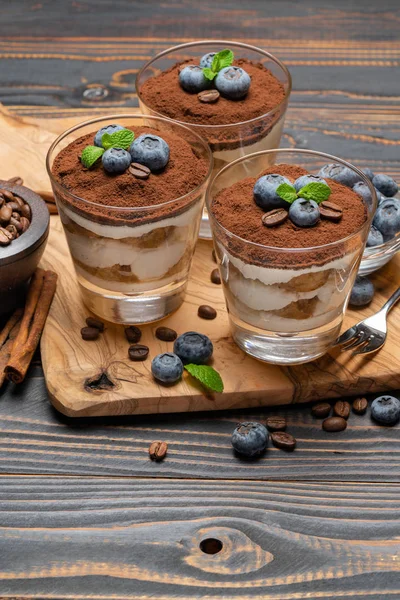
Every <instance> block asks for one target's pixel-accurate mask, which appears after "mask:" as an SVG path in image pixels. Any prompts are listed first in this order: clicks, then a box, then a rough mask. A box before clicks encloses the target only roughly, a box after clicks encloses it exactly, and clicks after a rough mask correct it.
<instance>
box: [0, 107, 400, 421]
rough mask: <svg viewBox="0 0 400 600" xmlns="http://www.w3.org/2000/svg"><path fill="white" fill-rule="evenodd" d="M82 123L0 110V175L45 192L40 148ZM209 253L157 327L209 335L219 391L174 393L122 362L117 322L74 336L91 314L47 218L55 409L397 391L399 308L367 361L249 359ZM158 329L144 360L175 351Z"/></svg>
mask: <svg viewBox="0 0 400 600" xmlns="http://www.w3.org/2000/svg"><path fill="white" fill-rule="evenodd" d="M0 113H1V110H0ZM82 118H84V117H80V119H76V118H74V119H51V120H49V121H48V122H47V121H45V120H43V119H41V120H40V121H39V120H38V121H35V120H32V119H31V120H29V123H27V122H25V121H21V120H20V119H14V118H13V117H11V116H10V115H8V114H7V113H4V112H3V114H0V141H1V144H0V159H1V160H0V178H1V177H4V178H6V177H11V176H13V175H17V174H19V175H21V176H22V177H24V179H25V181H26V184H27V185H28V186H31V187H33V188H34V189H50V186H49V182H48V180H47V176H46V173H45V168H44V155H45V152H46V150H47V147H48V146H49V144H50V143H51V141H52V139H54V136H55V134H56V133H58V132H61V131H63V130H65V129H66V128H67V127H69V126H71V125H73V124H74V122H76V121H78V120H82ZM15 132H17V134H16V133H15ZM14 140H17V142H18V143H14ZM21 147H22V150H21ZM29 158H31V160H32V161H33V166H32V162H31V161H30V160H29ZM211 248H212V246H211V243H210V242H204V241H200V242H199V243H198V246H197V250H196V254H195V258H194V262H193V267H192V272H191V278H190V282H189V286H188V293H187V297H186V301H185V303H184V305H183V306H182V307H181V308H180V309H179V311H177V312H176V313H175V314H174V315H172V316H171V317H169V318H167V319H165V321H163V324H165V325H168V326H170V327H172V328H173V329H176V330H177V331H178V333H183V332H184V331H188V330H198V331H201V332H203V333H205V334H207V335H209V336H210V338H211V339H212V341H213V343H214V348H215V351H214V363H213V366H214V367H215V368H216V369H218V371H219V372H220V373H221V376H222V378H223V380H224V384H225V391H224V393H223V394H213V395H211V394H210V395H207V394H205V393H204V390H203V389H202V387H201V386H200V385H197V384H196V382H195V381H194V380H192V379H191V378H190V377H189V376H187V375H185V376H184V378H183V380H182V381H181V382H180V383H179V384H177V385H176V386H173V387H163V386H160V385H158V384H156V383H155V382H154V380H153V378H152V376H151V373H150V359H149V360H147V361H145V362H143V363H132V362H131V361H129V359H128V357H127V351H128V343H127V341H126V339H125V336H124V331H123V327H122V326H117V325H112V324H108V325H107V328H106V331H105V333H104V334H103V335H102V336H101V337H100V339H99V340H97V341H95V342H84V341H83V340H82V339H81V336H80V329H81V327H82V326H84V324H85V318H86V317H87V316H88V315H89V313H88V311H87V310H86V309H85V307H84V306H83V304H82V302H81V300H80V296H79V292H78V285H77V283H76V281H75V275H74V271H73V266H72V261H71V259H70V256H69V252H68V248H67V243H66V240H65V237H64V234H63V232H62V227H61V223H60V220H59V218H58V217H52V218H51V231H50V237H49V242H48V246H47V248H46V251H45V254H44V257H43V259H42V264H43V266H44V267H46V268H51V269H53V270H55V271H57V273H58V274H59V283H58V288H57V293H56V297H55V299H54V302H53V305H52V308H51V311H50V314H49V317H48V319H47V323H46V327H45V330H44V332H43V336H42V341H41V349H42V359H43V368H44V372H45V377H46V382H47V387H48V391H49V395H50V398H51V401H52V403H53V404H54V406H55V407H56V408H57V409H58V410H59V411H61V412H62V413H64V414H66V415H68V416H89V415H91V416H93V415H122V414H143V413H167V412H183V411H202V410H221V409H229V408H244V407H252V406H261V405H276V404H287V403H291V402H293V403H295V402H308V401H310V400H316V399H318V398H328V397H330V398H332V397H339V396H345V395H359V394H365V393H367V392H378V391H387V390H389V389H398V388H399V387H400V319H399V318H398V314H399V313H398V311H399V308H397V309H394V311H393V312H392V314H391V316H390V317H389V320H390V326H389V338H388V341H387V343H386V345H385V347H384V348H383V349H382V350H381V351H380V352H379V353H378V354H376V355H375V356H373V357H369V358H368V357H364V358H362V357H352V356H351V355H350V353H339V352H337V351H334V352H331V353H330V354H328V355H326V356H324V357H323V358H321V359H319V360H317V361H314V362H313V363H309V364H306V365H302V366H296V367H276V366H273V365H267V364H263V363H261V362H258V361H256V360H254V359H252V358H250V357H248V356H246V355H245V354H244V353H243V352H242V351H241V350H239V348H238V347H237V346H236V345H235V344H234V342H233V341H232V339H231V337H230V333H229V324H228V317H227V313H226V309H225V304H224V300H223V293H222V289H221V287H220V286H216V285H214V284H212V283H211V282H210V272H211V270H212V269H213V268H214V267H215V264H214V263H213V262H212V259H211ZM399 267H400V256H399V255H398V256H397V257H396V258H395V259H394V260H392V262H391V263H390V264H389V265H387V266H386V267H385V268H384V269H382V270H381V271H380V272H379V273H378V274H376V275H375V276H374V282H375V284H376V287H377V293H376V295H375V298H374V300H373V302H372V304H371V306H370V307H368V308H366V309H360V310H358V311H348V314H347V316H346V319H345V323H344V327H349V326H350V325H351V324H353V323H355V322H356V321H358V320H360V319H362V318H364V317H366V316H368V315H370V314H372V312H373V311H375V310H377V309H378V308H379V307H380V306H381V305H382V304H383V302H384V300H385V299H386V298H387V297H388V296H389V295H390V294H391V293H392V292H393V291H394V289H395V288H396V287H397V286H398V285H399V284H400V269H399ZM200 304H211V305H212V306H214V307H215V308H216V309H217V311H218V316H217V318H216V319H215V320H214V321H205V320H202V319H200V318H199V317H198V316H197V308H198V306H199V305H200ZM156 327H157V325H153V326H151V325H147V326H145V327H143V328H142V330H143V337H142V341H143V343H144V344H146V345H148V346H149V347H150V357H153V356H154V355H156V354H158V353H160V352H165V351H167V350H171V348H172V344H171V343H166V342H161V341H159V340H157V339H156V338H155V336H154V330H155V328H156ZM93 380H94V381H97V382H98V386H97V387H98V388H99V389H92V388H91V387H88V385H87V383H88V381H93Z"/></svg>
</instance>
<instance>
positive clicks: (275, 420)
mask: <svg viewBox="0 0 400 600" xmlns="http://www.w3.org/2000/svg"><path fill="white" fill-rule="evenodd" d="M266 426H267V429H268V431H284V430H285V429H286V419H285V418H284V417H268V418H267V421H266Z"/></svg>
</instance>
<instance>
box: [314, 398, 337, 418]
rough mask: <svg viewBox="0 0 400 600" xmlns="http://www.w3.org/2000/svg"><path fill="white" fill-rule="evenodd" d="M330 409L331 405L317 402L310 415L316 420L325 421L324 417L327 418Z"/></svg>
mask: <svg viewBox="0 0 400 600" xmlns="http://www.w3.org/2000/svg"><path fill="white" fill-rule="evenodd" d="M331 408H332V407H331V405H330V404H328V403H327V402H319V403H318V404H314V406H313V407H312V408H311V414H312V415H313V416H314V417H316V418H317V419H325V417H329V414H330V412H331Z"/></svg>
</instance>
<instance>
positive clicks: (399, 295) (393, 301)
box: [381, 287, 400, 314]
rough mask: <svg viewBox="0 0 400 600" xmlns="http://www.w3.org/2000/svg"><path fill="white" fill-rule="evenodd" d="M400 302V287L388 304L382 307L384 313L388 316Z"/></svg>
mask: <svg viewBox="0 0 400 600" xmlns="http://www.w3.org/2000/svg"><path fill="white" fill-rule="evenodd" d="M398 300H400V287H399V288H397V290H396V291H395V292H394V294H392V295H391V296H390V298H389V300H388V301H387V302H385V304H384V305H383V306H382V309H381V310H382V312H384V313H385V314H387V313H388V312H389V310H390V309H391V308H393V306H394V305H395V304H396V302H398Z"/></svg>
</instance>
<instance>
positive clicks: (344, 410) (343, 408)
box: [333, 400, 350, 419]
mask: <svg viewBox="0 0 400 600" xmlns="http://www.w3.org/2000/svg"><path fill="white" fill-rule="evenodd" d="M333 414H334V415H335V416H336V417H342V418H343V419H348V418H349V415H350V404H349V403H348V402H346V401H345V400H338V401H337V402H336V404H335V406H334V407H333Z"/></svg>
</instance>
